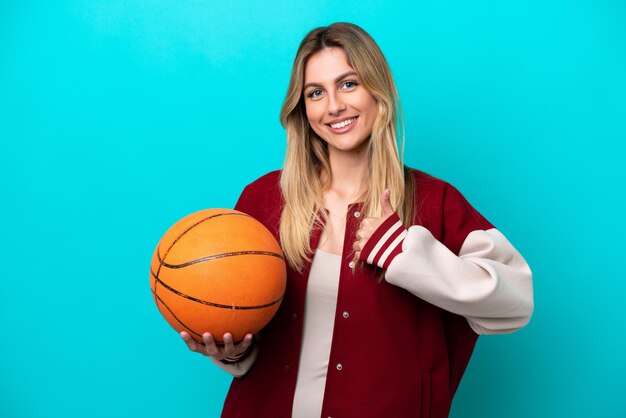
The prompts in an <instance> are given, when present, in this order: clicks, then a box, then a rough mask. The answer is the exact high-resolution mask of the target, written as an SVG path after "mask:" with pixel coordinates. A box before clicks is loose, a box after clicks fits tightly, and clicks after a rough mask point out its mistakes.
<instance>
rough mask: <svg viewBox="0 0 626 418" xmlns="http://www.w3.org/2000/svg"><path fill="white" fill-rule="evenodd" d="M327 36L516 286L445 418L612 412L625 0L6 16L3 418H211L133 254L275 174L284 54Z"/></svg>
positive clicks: (207, 374)
mask: <svg viewBox="0 0 626 418" xmlns="http://www.w3.org/2000/svg"><path fill="white" fill-rule="evenodd" d="M334 21H350V22H354V23H356V24H359V25H360V26H362V27H363V28H365V29H366V30H367V31H368V32H369V33H370V34H371V35H372V36H373V37H374V39H376V40H377V42H378V43H379V44H380V46H381V48H382V50H383V52H384V53H385V55H386V57H387V59H388V61H389V63H390V65H391V68H392V71H393V73H394V76H395V78H396V83H397V85H398V89H399V91H400V97H401V100H402V105H403V109H404V114H405V121H406V126H407V145H406V162H407V163H408V164H409V165H411V166H413V167H416V168H419V169H422V170H424V171H427V172H429V173H431V174H433V175H435V176H437V177H440V178H442V179H445V180H447V181H449V182H451V183H452V184H454V185H455V186H456V187H457V188H459V189H460V190H461V192H462V193H463V194H464V195H465V196H466V197H467V198H468V199H469V200H470V202H471V203H472V204H473V205H474V206H475V207H476V208H477V209H478V210H479V211H480V212H481V213H482V214H483V215H485V216H486V217H487V218H488V219H489V220H490V221H491V222H492V223H494V224H495V225H496V226H497V227H498V228H499V229H500V230H501V231H503V233H504V234H505V235H506V236H507V237H508V238H509V240H510V241H511V242H512V243H513V244H514V245H515V246H516V247H517V248H518V249H519V250H520V252H521V253H522V254H523V255H524V256H525V258H526V259H527V261H528V262H529V264H530V266H531V268H532V269H533V272H534V288H535V305H536V308H535V312H534V315H533V318H532V320H531V322H530V324H529V325H528V326H527V327H526V328H524V329H522V330H521V331H519V332H517V333H514V334H511V335H501V336H486V337H481V338H480V339H479V342H478V345H477V347H476V351H475V353H474V356H473V358H472V361H471V363H470V366H469V367H468V370H467V373H466V375H465V377H464V380H463V381H462V383H461V386H460V388H459V391H458V393H457V397H456V398H455V400H454V403H453V405H452V413H451V416H452V417H454V418H461V417H463V418H466V417H467V418H469V417H489V418H496V417H498V418H499V417H531V416H532V417H546V418H547V417H550V418H551V417H591V416H594V417H624V416H626V406H625V404H624V402H623V400H622V399H621V396H622V395H623V394H624V391H625V385H624V383H623V379H624V376H625V375H626V359H625V354H626V344H625V341H626V339H625V337H624V336H625V335H626V321H625V320H624V305H625V303H624V297H625V296H626V284H625V274H624V270H623V264H624V255H623V237H624V234H625V232H626V230H625V227H624V226H625V225H624V218H623V210H624V209H623V207H624V196H623V193H624V183H625V182H624V171H623V164H624V162H625V161H624V160H625V158H624V146H623V144H624V142H625V140H626V126H625V118H626V105H625V100H626V82H625V78H626V24H625V22H626V3H624V2H623V1H621V0H568V1H566V0H555V1H538V0H523V1H522V0H514V1H509V2H501V1H462V0H447V1H411V2H409V1H404V2H400V1H398V2H373V1H348V0H346V1H315V2H311V1H302V0H298V1H293V0H292V1H270V2H236V1H234V2H225V1H219V2H218V1H208V0H207V1H199V0H196V1H173V0H154V1H147V0H146V1H129V0H110V1H86V0H85V1H78V0H76V1H70V0H64V1H40V2H36V1H32V0H30V1H28V0H20V1H11V2H10V1H2V2H1V3H0V199H1V200H0V201H1V205H0V211H1V214H2V217H1V218H0V221H1V222H2V226H1V228H0V231H1V239H0V262H1V268H0V275H1V276H0V321H1V323H0V325H1V326H2V329H1V333H0V416H2V417H5V418H13V417H20V418H30V417H67V418H73V417H112V416H119V417H154V418H157V417H181V416H195V417H217V416H218V415H219V411H220V410H221V405H222V402H223V399H224V396H225V394H226V391H227V388H228V385H229V382H230V379H229V377H228V376H227V375H226V374H225V373H223V372H221V371H218V370H217V369H216V368H215V367H214V366H213V365H212V364H211V363H210V362H209V361H208V360H206V359H205V358H202V357H201V356H199V355H195V354H194V353H190V352H188V350H187V349H186V347H185V346H184V344H183V343H182V341H181V340H180V339H179V337H178V336H177V334H176V333H175V332H174V331H172V330H171V329H170V328H169V326H168V325H167V323H166V322H165V321H164V320H163V319H162V318H161V316H160V315H159V313H158V311H157V309H156V307H155V305H154V302H153V300H152V297H151V294H150V288H149V279H148V267H149V261H150V257H151V255H152V251H153V250H154V248H155V246H156V244H157V242H158V240H159V238H160V237H161V235H162V234H163V233H164V232H165V230H166V229H167V228H168V227H169V226H170V225H172V224H173V223H174V222H175V221H176V220H178V219H179V218H181V217H183V216H185V215H187V214H189V213H191V212H194V211H196V210H199V209H203V208H209V207H232V206H233V205H234V203H235V201H236V199H237V197H238V195H239V192H240V191H241V189H242V188H243V186H244V185H246V184H247V183H249V182H251V181H252V180H254V179H255V178H256V177H258V176H259V175H261V174H263V173H265V172H267V171H269V170H273V169H277V168H279V167H280V166H281V164H282V160H283V157H284V147H285V135H284V130H283V129H282V128H281V126H280V124H279V122H278V113H279V110H280V106H281V103H282V100H283V97H284V93H285V91H286V87H287V82H288V78H289V74H290V71H291V63H292V60H293V58H294V55H295V52H296V49H297V46H298V44H299V42H300V40H301V39H302V37H303V36H304V35H305V34H306V32H308V31H309V30H310V29H312V28H314V27H316V26H320V25H326V24H329V23H332V22H334ZM377 384H380V385H381V386H382V385H384V382H377ZM620 394H621V395H620Z"/></svg>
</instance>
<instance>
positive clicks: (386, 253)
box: [359, 213, 407, 269]
mask: <svg viewBox="0 0 626 418" xmlns="http://www.w3.org/2000/svg"><path fill="white" fill-rule="evenodd" d="M406 235H407V231H406V229H405V228H404V225H402V222H401V221H400V217H399V216H398V214H397V213H394V214H393V215H391V216H390V217H388V218H387V219H385V221H384V222H383V223H382V224H381V225H380V226H379V227H378V228H377V229H376V231H374V233H373V234H372V236H371V237H370V238H369V239H368V240H367V242H366V243H365V245H364V246H363V249H362V250H361V255H360V257H359V258H360V259H361V260H363V261H365V262H367V263H369V264H374V265H377V266H378V267H382V268H384V269H387V268H388V267H389V264H391V261H392V260H393V259H394V258H395V257H396V256H397V255H398V254H400V253H401V252H402V241H404V238H405V237H406Z"/></svg>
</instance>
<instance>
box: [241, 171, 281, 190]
mask: <svg viewBox="0 0 626 418" xmlns="http://www.w3.org/2000/svg"><path fill="white" fill-rule="evenodd" d="M281 173H282V170H274V171H270V172H269V173H267V174H264V175H262V176H261V177H259V178H257V179H256V180H254V181H253V182H252V183H250V184H248V185H247V186H246V189H250V190H264V191H268V190H272V189H275V188H280V175H281Z"/></svg>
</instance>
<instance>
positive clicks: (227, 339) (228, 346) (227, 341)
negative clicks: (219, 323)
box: [224, 332, 235, 357]
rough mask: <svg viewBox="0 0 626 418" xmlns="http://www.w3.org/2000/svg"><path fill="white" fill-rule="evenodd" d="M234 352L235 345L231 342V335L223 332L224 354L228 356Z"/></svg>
mask: <svg viewBox="0 0 626 418" xmlns="http://www.w3.org/2000/svg"><path fill="white" fill-rule="evenodd" d="M234 354H235V345H234V344H233V335H232V334H230V333H228V332H227V333H226V334H224V355H225V356H226V357H230V356H232V355H234Z"/></svg>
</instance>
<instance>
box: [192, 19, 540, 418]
mask: <svg viewBox="0 0 626 418" xmlns="http://www.w3.org/2000/svg"><path fill="white" fill-rule="evenodd" d="M397 103H398V99H397V93H396V88H395V85H394V82H393V78H392V76H391V73H390V70H389V67H388V65H387V62H386V61H385V58H384V57H383V55H382V53H381V52H380V50H379V48H378V46H377V45H376V43H375V42H374V41H373V40H372V38H371V37H370V36H369V35H368V34H367V33H366V32H365V31H363V30H362V29H361V28H359V27H357V26H355V25H352V24H348V23H335V24H333V25H330V26H328V27H323V28H317V29H315V30H313V31H311V32H310V33H309V34H308V35H307V36H306V37H305V38H304V40H303V41H302V43H301V45H300V48H299V50H298V52H297V55H296V58H295V62H294V66H293V71H292V75H291V81H290V83H289V88H288V91H287V96H286V99H285V102H284V105H283V108H282V111H281V123H282V124H283V126H284V127H285V129H286V131H287V155H286V159H285V165H284V168H283V170H282V171H275V172H271V173H269V174H267V175H265V176H263V177H261V178H259V179H258V180H256V181H255V182H253V183H251V184H250V185H248V186H247V187H246V188H245V190H244V191H243V193H242V195H241V197H240V199H239V201H238V203H237V205H236V207H235V208H236V209H238V210H241V211H243V212H246V213H248V214H250V215H252V216H254V217H255V218H257V219H258V220H260V221H261V222H262V223H263V224H264V225H265V226H266V227H268V229H269V230H270V231H272V232H273V233H274V234H275V236H276V237H277V238H278V239H280V242H281V246H282V248H283V250H284V252H285V256H286V259H287V261H288V284H287V291H286V294H285V298H284V300H283V303H282V305H281V307H280V309H279V311H278V313H277V315H276V316H275V317H274V319H273V320H272V321H271V322H270V324H269V325H268V326H267V327H266V328H265V329H263V330H262V331H261V333H260V334H259V335H258V336H256V337H255V338H254V339H253V337H252V335H247V336H246V337H245V338H244V340H243V341H242V342H240V343H238V344H234V343H233V341H232V336H231V335H230V334H226V335H224V341H225V345H224V347H217V346H216V344H215V342H214V340H213V338H212V336H211V335H210V334H208V333H205V334H204V342H205V345H204V346H202V345H200V344H196V343H194V342H193V340H191V338H190V337H189V336H188V335H187V334H185V333H182V334H181V335H182V337H183V339H184V340H185V341H186V343H187V344H188V346H189V348H190V349H191V350H192V351H196V352H199V353H202V354H204V355H208V356H210V357H211V358H212V359H213V360H214V361H215V363H216V364H218V365H219V366H220V367H222V368H223V369H224V370H227V371H228V372H230V373H231V374H233V375H234V376H235V379H233V383H232V385H231V388H230V391H229V393H228V396H227V398H226V402H225V405H224V410H223V415H222V416H223V417H238V418H241V417H272V418H274V417H289V416H294V417H320V416H323V417H359V418H364V417H395V418H403V417H445V416H447V415H448V412H449V409H450V404H451V402H452V398H453V395H454V393H455V391H456V389H457V387H458V384H459V381H460V379H461V376H462V375H463V372H464V370H465V368H466V366H467V363H468V362H469V359H470V356H471V354H472V351H473V348H474V345H475V343H476V339H477V337H478V335H479V334H496V333H508V332H513V331H515V330H517V329H519V328H521V327H523V326H524V325H526V323H527V322H528V320H529V319H530V316H531V313H532V310H533V297H532V276H531V272H530V269H529V267H528V265H527V264H526V262H525V261H524V259H523V258H522V256H521V255H520V254H519V253H518V252H517V251H516V250H515V248H513V246H512V245H511V244H510V243H509V242H508V241H507V240H506V238H505V237H504V236H503V235H502V234H501V233H500V232H498V231H497V230H496V229H495V228H494V227H493V225H491V224H490V223H489V222H488V221H487V220H486V219H485V218H484V217H482V216H481V215H480V214H479V213H478V212H477V211H476V210H475V209H473V208H472V206H471V205H470V204H469V203H468V202H467V201H466V200H465V199H464V198H463V196H462V195H461V194H460V193H459V192H458V191H457V190H456V189H455V188H454V187H452V186H451V185H450V184H448V183H446V182H444V181H441V180H438V179H436V178H434V177H431V176H429V175H427V174H425V173H423V172H420V171H417V170H412V169H408V168H404V167H403V165H402V163H401V161H400V158H399V155H398V148H397V145H396V139H397V138H398V137H399V138H400V139H401V138H402V135H401V134H398V133H397V132H396V118H397V113H398V110H397V109H398V107H397ZM253 341H254V343H253Z"/></svg>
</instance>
